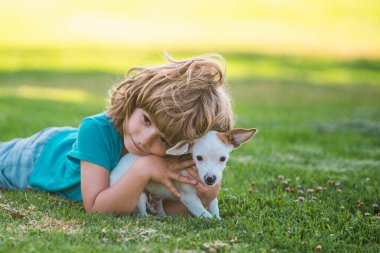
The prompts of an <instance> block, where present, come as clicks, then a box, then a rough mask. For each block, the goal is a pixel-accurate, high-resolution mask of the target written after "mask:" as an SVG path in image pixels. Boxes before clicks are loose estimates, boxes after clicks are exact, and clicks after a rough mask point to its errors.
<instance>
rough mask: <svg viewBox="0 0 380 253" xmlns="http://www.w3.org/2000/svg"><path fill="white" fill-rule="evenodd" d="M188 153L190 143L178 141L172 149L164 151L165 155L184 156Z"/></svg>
mask: <svg viewBox="0 0 380 253" xmlns="http://www.w3.org/2000/svg"><path fill="white" fill-rule="evenodd" d="M188 153H190V143H189V142H187V141H180V142H178V143H177V144H176V145H175V146H174V147H171V148H169V149H168V150H166V154H167V155H176V156H179V155H184V154H188Z"/></svg>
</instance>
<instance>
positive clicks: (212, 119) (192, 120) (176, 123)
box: [108, 54, 233, 145]
mask: <svg viewBox="0 0 380 253" xmlns="http://www.w3.org/2000/svg"><path fill="white" fill-rule="evenodd" d="M165 57H166V59H167V60H168V61H169V63H168V64H165V65H160V66H153V67H134V68H132V69H130V70H129V71H128V72H127V78H126V80H124V81H123V82H121V83H120V84H118V85H116V86H115V87H114V88H113V89H112V90H111V92H110V96H109V106H108V115H109V117H110V118H111V121H112V122H113V124H114V126H115V128H116V130H117V132H118V133H119V134H121V135H122V134H123V122H124V119H125V117H127V118H129V116H130V115H131V114H132V112H133V111H134V109H135V108H142V109H144V110H146V111H147V112H148V113H149V115H150V117H151V118H152V120H153V123H154V124H155V126H156V127H157V129H158V130H160V131H161V132H163V133H164V134H165V136H166V138H167V140H168V141H169V144H170V145H175V144H176V143H177V142H179V141H181V140H194V139H196V138H199V137H200V136H202V135H204V134H206V132H207V131H209V130H216V131H220V132H225V131H228V130H230V129H232V124H233V115H232V108H231V98H230V95H229V92H228V90H227V87H226V85H225V84H224V79H225V70H224V59H223V57H222V56H220V55H218V54H208V55H201V56H197V57H193V58H189V59H185V60H181V61H176V60H173V59H172V58H171V57H170V56H169V55H167V54H166V55H165Z"/></svg>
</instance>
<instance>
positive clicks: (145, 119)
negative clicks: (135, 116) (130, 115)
mask: <svg viewBox="0 0 380 253" xmlns="http://www.w3.org/2000/svg"><path fill="white" fill-rule="evenodd" d="M142 120H143V124H144V125H145V126H151V125H152V122H151V121H150V119H149V118H148V116H146V115H145V114H143V119H142Z"/></svg>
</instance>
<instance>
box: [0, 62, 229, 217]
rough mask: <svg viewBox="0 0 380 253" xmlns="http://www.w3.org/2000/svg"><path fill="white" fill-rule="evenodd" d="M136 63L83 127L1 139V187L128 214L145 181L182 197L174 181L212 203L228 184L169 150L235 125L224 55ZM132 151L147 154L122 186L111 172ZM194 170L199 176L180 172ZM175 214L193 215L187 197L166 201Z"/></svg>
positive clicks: (103, 210) (100, 209)
mask: <svg viewBox="0 0 380 253" xmlns="http://www.w3.org/2000/svg"><path fill="white" fill-rule="evenodd" d="M167 59H168V61H169V63H168V64H165V65H161V66H153V67H135V68H132V69H131V70H129V71H128V73H127V78H126V80H124V81H123V82H122V83H120V84H118V85H117V86H116V87H115V88H114V89H112V90H111V91H110V96H109V97H110V99H109V106H108V108H107V110H106V112H105V113H101V114H98V115H94V116H91V117H88V118H85V119H84V120H83V121H82V122H81V124H80V126H79V128H78V129H77V128H71V127H60V128H47V129H44V130H42V131H41V132H39V133H37V134H35V135H33V136H31V137H29V138H25V139H15V140H11V141H9V142H4V143H0V188H5V189H35V190H46V191H50V192H54V193H57V194H59V195H62V196H65V197H67V198H70V199H73V200H76V201H83V204H84V208H85V210H86V211H87V212H112V213H118V214H128V213H131V212H133V210H134V209H135V207H136V204H137V201H138V199H139V196H140V194H141V193H142V191H143V189H144V186H145V184H146V183H147V182H148V181H150V180H152V181H155V182H158V183H162V184H164V185H165V186H167V187H168V188H169V190H170V191H172V192H173V193H174V194H176V195H177V196H178V195H179V193H178V192H177V190H176V189H175V187H174V186H173V183H172V180H177V181H181V182H185V183H190V184H195V185H196V187H197V189H198V193H199V195H200V197H201V199H202V201H203V202H204V204H205V205H207V204H208V203H209V202H210V201H211V200H212V199H214V198H215V197H216V196H217V194H218V191H219V187H220V185H217V186H216V187H211V188H210V187H207V186H205V185H203V184H202V183H200V182H199V181H198V180H195V179H196V178H197V173H196V171H195V169H194V168H193V165H194V162H193V161H192V159H190V158H189V157H187V158H182V159H177V158H173V157H168V156H166V155H165V151H166V150H167V149H168V148H170V147H172V146H174V145H175V144H176V143H177V142H179V141H181V140H194V139H196V138H198V137H200V136H202V135H204V134H205V133H206V132H207V131H209V130H211V129H214V130H217V131H221V132H225V131H228V130H230V129H231V128H232V111H231V104H230V96H229V94H228V92H227V90H226V88H225V86H224V85H223V83H224V71H223V69H222V66H221V64H220V62H221V60H223V58H222V57H221V56H219V55H204V56H199V57H193V58H190V59H186V60H183V61H175V60H173V59H171V58H170V57H169V56H167ZM127 152H131V153H133V154H135V155H139V156H141V158H140V159H139V160H137V161H136V162H135V163H134V164H133V165H132V166H131V168H130V169H129V170H128V172H127V173H126V174H125V175H124V176H123V177H122V178H121V179H120V180H119V181H118V183H116V184H115V185H114V186H112V187H110V186H109V175H110V171H112V169H113V168H114V167H115V166H116V165H117V163H118V161H119V160H120V158H121V157H122V156H123V155H124V154H126V153H127ZM182 169H188V171H189V172H190V175H192V177H184V176H181V175H180V174H179V173H178V171H179V170H182ZM164 209H165V212H166V213H167V214H169V215H174V214H185V213H186V211H185V210H186V208H184V206H183V205H182V204H181V203H180V202H179V201H165V202H164Z"/></svg>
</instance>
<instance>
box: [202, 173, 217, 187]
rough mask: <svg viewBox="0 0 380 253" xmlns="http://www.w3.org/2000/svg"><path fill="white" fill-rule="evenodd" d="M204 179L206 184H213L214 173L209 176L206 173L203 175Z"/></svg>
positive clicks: (214, 179)
mask: <svg viewBox="0 0 380 253" xmlns="http://www.w3.org/2000/svg"><path fill="white" fill-rule="evenodd" d="M204 180H205V183H206V184H207V185H213V184H214V183H215V181H216V176H215V175H212V176H210V175H209V174H206V175H205V176H204Z"/></svg>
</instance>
